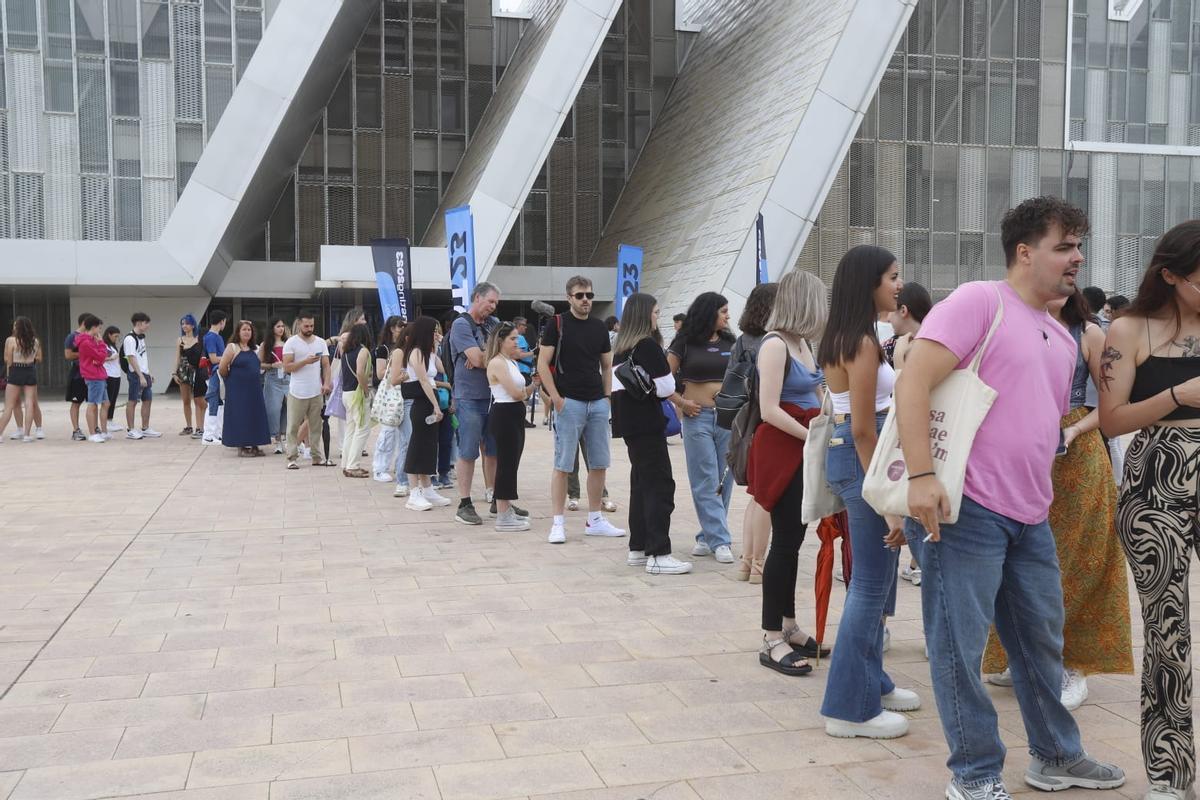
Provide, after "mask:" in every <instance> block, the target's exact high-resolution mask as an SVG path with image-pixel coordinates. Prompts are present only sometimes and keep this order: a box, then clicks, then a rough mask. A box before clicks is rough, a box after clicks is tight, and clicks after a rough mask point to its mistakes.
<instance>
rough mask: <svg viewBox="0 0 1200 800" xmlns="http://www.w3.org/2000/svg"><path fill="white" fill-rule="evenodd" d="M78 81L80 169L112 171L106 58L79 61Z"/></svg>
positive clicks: (95, 171) (86, 170)
mask: <svg viewBox="0 0 1200 800" xmlns="http://www.w3.org/2000/svg"><path fill="white" fill-rule="evenodd" d="M78 81H79V163H80V169H81V170H82V171H83V172H93V173H99V172H108V170H109V163H108V100H107V88H106V86H107V82H108V74H107V72H106V71H105V69H104V61H103V59H97V58H81V59H79V63H78Z"/></svg>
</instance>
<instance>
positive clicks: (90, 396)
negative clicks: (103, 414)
mask: <svg viewBox="0 0 1200 800" xmlns="http://www.w3.org/2000/svg"><path fill="white" fill-rule="evenodd" d="M86 383H87V401H88V402H89V403H95V404H96V405H98V406H99V405H104V404H105V403H107V402H108V379H107V378H105V379H104V380H102V381H86Z"/></svg>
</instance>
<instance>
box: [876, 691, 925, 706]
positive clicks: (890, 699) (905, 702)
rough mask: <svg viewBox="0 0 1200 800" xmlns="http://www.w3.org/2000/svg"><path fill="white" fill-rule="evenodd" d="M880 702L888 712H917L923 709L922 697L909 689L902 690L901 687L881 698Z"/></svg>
mask: <svg viewBox="0 0 1200 800" xmlns="http://www.w3.org/2000/svg"><path fill="white" fill-rule="evenodd" d="M879 701H880V702H881V703H883V707H884V708H886V709H887V710H888V711H916V710H917V709H918V708H920V707H921V697H920V695H918V694H917V693H916V692H914V691H911V690H909V689H901V688H900V687H899V686H897V687H896V688H894V689H892V691H890V692H889V693H887V694H885V695H884V696H883V697H881V698H879Z"/></svg>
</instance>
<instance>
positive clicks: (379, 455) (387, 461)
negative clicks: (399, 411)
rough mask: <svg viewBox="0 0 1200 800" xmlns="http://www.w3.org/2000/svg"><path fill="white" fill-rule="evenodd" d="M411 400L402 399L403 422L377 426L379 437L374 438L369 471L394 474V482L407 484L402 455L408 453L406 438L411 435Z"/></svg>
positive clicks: (376, 473) (378, 473)
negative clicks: (373, 449) (373, 452)
mask: <svg viewBox="0 0 1200 800" xmlns="http://www.w3.org/2000/svg"><path fill="white" fill-rule="evenodd" d="M412 403H413V401H412V400H405V401H404V422H401V423H400V424H399V425H395V426H388V425H381V426H380V427H379V438H378V439H376V440H375V456H374V458H372V459H371V473H372V476H374V475H381V474H384V473H386V474H388V475H394V476H395V478H396V483H398V484H400V485H401V486H408V475H406V474H404V457H405V455H407V454H408V439H409V437H410V436H412V422H411V420H409V418H408V417H409V415H410V413H411V412H412Z"/></svg>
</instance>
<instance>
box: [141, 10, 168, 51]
mask: <svg viewBox="0 0 1200 800" xmlns="http://www.w3.org/2000/svg"><path fill="white" fill-rule="evenodd" d="M142 30H143V31H145V33H143V34H142V57H143V58H170V57H171V12H170V8H169V7H168V6H165V5H162V4H160V3H159V2H158V0H142Z"/></svg>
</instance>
